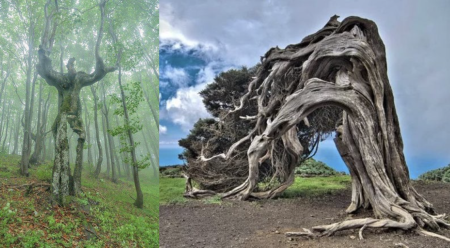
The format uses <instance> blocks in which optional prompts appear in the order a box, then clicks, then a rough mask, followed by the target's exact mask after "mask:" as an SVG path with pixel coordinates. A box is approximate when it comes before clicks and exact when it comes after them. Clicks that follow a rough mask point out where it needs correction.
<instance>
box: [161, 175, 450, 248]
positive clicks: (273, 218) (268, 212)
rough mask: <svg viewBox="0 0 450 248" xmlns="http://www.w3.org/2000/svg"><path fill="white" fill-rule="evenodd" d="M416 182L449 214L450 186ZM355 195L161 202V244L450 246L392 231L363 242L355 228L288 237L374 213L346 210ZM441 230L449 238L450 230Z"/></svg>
mask: <svg viewBox="0 0 450 248" xmlns="http://www.w3.org/2000/svg"><path fill="white" fill-rule="evenodd" d="M414 185H415V187H416V189H417V190H418V191H419V192H421V193H422V194H423V195H424V196H425V197H426V198H427V199H428V200H429V201H430V202H432V203H433V204H434V206H435V209H436V211H437V212H438V213H446V214H449V215H450V184H443V183H423V182H415V183H414ZM350 194H351V192H350V190H348V189H347V190H342V191H339V192H338V193H336V194H333V195H325V196H321V197H316V198H297V199H279V200H270V201H258V202H235V201H232V202H225V203H222V204H221V205H217V204H204V203H202V202H189V203H187V204H184V205H166V206H161V207H160V247H164V248H169V247H170V248H172V247H214V248H216V247H258V248H259V247H326V248H332V247H345V248H347V247H364V248H369V247H377V248H378V247H410V248H415V247H430V248H437V247H442V248H444V247H450V243H448V242H445V241H442V240H439V239H436V238H431V237H423V236H419V235H417V234H415V233H411V232H404V231H401V230H387V229H378V230H370V229H366V230H365V231H364V237H365V239H364V240H359V239H358V238H357V237H358V232H357V231H353V230H349V231H342V232H339V233H336V234H335V235H334V236H331V237H322V238H318V239H308V238H295V239H290V238H286V237H285V235H284V233H285V232H287V231H301V228H303V227H306V228H310V227H312V226H315V225H320V224H329V223H334V222H337V221H341V220H344V219H346V218H364V217H367V216H371V214H372V213H371V211H363V212H361V213H358V214H356V215H354V216H348V215H346V214H345V213H344V211H345V209H346V207H347V206H348V204H349V201H350ZM440 234H443V235H445V236H447V237H450V230H442V231H441V232H440Z"/></svg>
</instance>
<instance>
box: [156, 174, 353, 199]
mask: <svg viewBox="0 0 450 248" xmlns="http://www.w3.org/2000/svg"><path fill="white" fill-rule="evenodd" d="M159 180H160V184H159V187H160V188H159V192H160V193H159V194H160V196H161V198H160V204H161V205H166V204H183V203H186V202H188V201H190V200H189V199H186V198H184V197H183V193H184V187H185V179H184V178H160V179H159ZM350 183H351V178H350V176H348V175H338V176H330V177H308V178H303V177H296V178H295V182H294V183H293V184H292V185H291V186H290V187H289V188H288V189H287V190H286V191H285V192H283V193H282V195H281V196H280V197H281V198H294V197H316V196H321V195H325V194H333V193H335V192H336V191H338V190H342V189H345V188H346V187H348V186H350ZM258 186H259V187H260V188H264V187H265V186H267V185H264V184H260V185H258ZM202 201H203V202H204V203H207V204H210V203H214V204H217V203H219V204H220V203H221V202H222V201H221V200H220V198H219V197H217V196H215V197H209V198H205V199H203V200H202Z"/></svg>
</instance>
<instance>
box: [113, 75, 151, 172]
mask: <svg viewBox="0 0 450 248" xmlns="http://www.w3.org/2000/svg"><path fill="white" fill-rule="evenodd" d="M124 91H125V104H126V106H127V110H128V117H129V120H128V123H127V121H125V123H124V124H123V125H121V126H117V127H116V128H114V129H111V130H108V132H109V133H110V134H111V135H112V136H119V140H120V143H121V149H120V152H122V153H130V152H131V151H132V150H135V149H136V147H137V146H138V145H139V144H140V142H136V141H135V142H134V145H131V144H130V143H129V142H128V140H129V136H128V132H131V134H136V133H138V132H139V131H141V130H142V128H143V125H142V124H141V119H140V118H139V117H138V116H134V115H136V113H137V110H138V107H139V104H140V103H141V102H143V101H144V93H143V90H142V88H141V83H140V82H130V83H128V84H127V85H125V86H124ZM111 98H112V101H111V102H112V103H114V104H118V105H120V106H123V105H122V104H123V103H122V99H121V98H119V97H117V96H116V95H112V96H111ZM114 114H115V115H119V116H124V115H125V110H124V108H123V107H118V108H116V109H115V110H114ZM150 156H151V155H150V154H146V155H141V157H140V159H138V161H136V163H135V164H133V161H132V160H131V158H130V157H129V156H124V162H125V163H126V164H130V165H132V166H135V167H138V168H139V169H143V168H147V167H149V166H150Z"/></svg>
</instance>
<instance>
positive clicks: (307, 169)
mask: <svg viewBox="0 0 450 248" xmlns="http://www.w3.org/2000/svg"><path fill="white" fill-rule="evenodd" d="M295 174H296V175H299V176H302V177H314V176H325V177H326V176H335V175H338V174H339V173H338V172H337V171H335V170H334V169H333V168H331V167H329V166H327V165H326V164H325V163H323V162H321V161H316V160H315V159H313V158H309V159H307V160H305V161H303V163H301V164H300V166H299V167H297V168H295Z"/></svg>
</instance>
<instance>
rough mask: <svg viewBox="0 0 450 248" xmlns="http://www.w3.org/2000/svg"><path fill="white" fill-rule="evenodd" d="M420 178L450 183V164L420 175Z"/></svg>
mask: <svg viewBox="0 0 450 248" xmlns="http://www.w3.org/2000/svg"><path fill="white" fill-rule="evenodd" d="M419 180H424V181H438V182H446V183H450V164H449V165H447V166H446V167H443V168H439V169H436V170H431V171H428V172H425V173H423V174H422V175H420V176H419Z"/></svg>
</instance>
